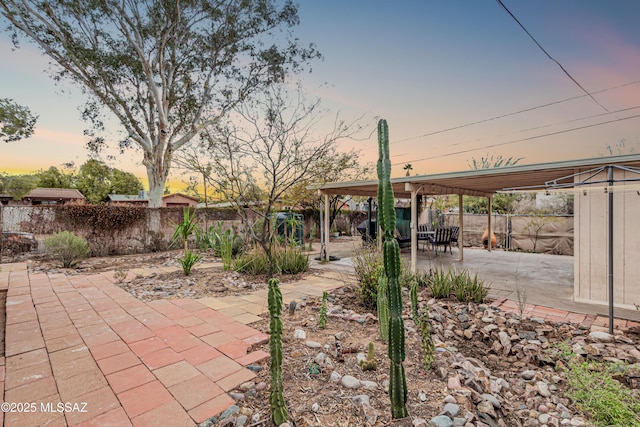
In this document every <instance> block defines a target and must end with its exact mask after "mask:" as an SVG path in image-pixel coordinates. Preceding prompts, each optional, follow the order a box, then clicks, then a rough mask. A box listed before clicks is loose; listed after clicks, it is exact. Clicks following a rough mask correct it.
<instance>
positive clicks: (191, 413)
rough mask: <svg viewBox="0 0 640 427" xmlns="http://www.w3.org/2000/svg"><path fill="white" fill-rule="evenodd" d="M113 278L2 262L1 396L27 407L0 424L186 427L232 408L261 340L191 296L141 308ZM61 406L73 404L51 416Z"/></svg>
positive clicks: (264, 355)
mask: <svg viewBox="0 0 640 427" xmlns="http://www.w3.org/2000/svg"><path fill="white" fill-rule="evenodd" d="M112 281H113V279H111V278H110V277H109V275H108V274H97V275H82V274H79V275H72V276H67V275H63V274H50V275H47V274H28V273H27V269H26V264H25V263H21V264H3V265H2V271H0V290H7V301H6V318H7V323H6V332H5V357H4V358H3V359H2V360H0V380H1V384H0V391H1V392H2V393H3V400H4V401H5V402H14V403H17V402H23V403H24V402H33V403H35V405H36V406H35V407H36V411H35V412H32V413H17V412H14V413H11V412H10V413H5V414H4V419H3V420H2V421H3V423H4V425H7V426H21V427H29V426H39V425H43V424H46V425H49V426H58V425H61V426H65V425H68V426H76V425H81V426H116V425H117V426H130V425H133V426H157V425H169V424H167V423H170V425H172V426H192V425H194V424H196V423H200V422H202V421H204V420H206V419H208V418H210V417H212V416H214V415H217V414H219V413H220V412H222V411H223V410H225V409H226V408H227V407H229V406H230V405H232V404H233V403H234V401H233V399H231V397H229V396H228V395H227V392H228V391H229V390H232V389H233V388H234V387H236V386H238V385H239V384H241V383H243V382H245V381H248V380H250V379H252V378H253V377H254V376H255V374H254V373H253V372H252V371H250V370H249V369H247V368H246V366H247V365H249V364H251V363H255V362H259V361H261V360H263V359H265V358H267V357H268V354H267V353H265V352H263V351H253V352H249V350H250V349H251V346H252V345H254V344H258V343H263V342H266V341H267V340H268V336H267V335H265V334H263V333H261V332H259V331H257V330H255V329H252V328H250V327H248V326H246V325H244V324H243V323H241V322H239V321H237V320H234V319H231V318H229V317H227V316H225V315H224V314H221V313H219V312H217V311H215V310H213V309H212V308H210V307H207V306H206V305H203V304H201V303H200V302H198V301H196V300H191V299H178V300H171V301H169V300H158V301H153V302H149V303H144V302H141V301H139V300H137V299H136V298H134V297H133V296H132V295H130V294H129V293H127V292H126V291H124V290H122V289H121V288H119V287H118V286H116V285H114V284H113V283H112ZM67 402H68V403H71V404H74V403H76V404H78V406H79V407H77V408H73V407H71V409H73V411H71V412H54V411H53V410H52V409H55V408H57V407H56V404H58V403H67ZM85 402H86V407H84V408H82V404H83V403H85ZM41 404H42V405H44V406H42V407H41ZM47 404H51V406H49V407H47ZM43 408H45V409H47V410H45V411H43V410H42V409H43ZM82 409H84V410H85V411H84V412H81V410H82ZM169 420H170V421H169Z"/></svg>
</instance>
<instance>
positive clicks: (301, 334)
mask: <svg viewBox="0 0 640 427" xmlns="http://www.w3.org/2000/svg"><path fill="white" fill-rule="evenodd" d="M293 337H294V338H295V339H298V340H304V339H307V333H306V332H305V331H303V330H302V329H296V330H295V331H293Z"/></svg>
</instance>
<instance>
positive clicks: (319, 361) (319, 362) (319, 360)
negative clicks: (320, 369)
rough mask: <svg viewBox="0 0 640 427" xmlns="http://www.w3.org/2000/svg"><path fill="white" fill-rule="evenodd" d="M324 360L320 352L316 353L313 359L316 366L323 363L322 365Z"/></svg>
mask: <svg viewBox="0 0 640 427" xmlns="http://www.w3.org/2000/svg"><path fill="white" fill-rule="evenodd" d="M324 359H325V355H324V353H322V352H320V353H318V354H317V355H316V357H315V359H314V360H315V361H316V363H317V364H318V365H321V364H323V363H324Z"/></svg>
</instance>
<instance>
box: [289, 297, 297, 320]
mask: <svg viewBox="0 0 640 427" xmlns="http://www.w3.org/2000/svg"><path fill="white" fill-rule="evenodd" d="M296 308H298V303H297V302H296V300H294V299H293V300H291V302H290V303H289V316H293V315H294V314H296Z"/></svg>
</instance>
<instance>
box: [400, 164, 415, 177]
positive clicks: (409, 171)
mask: <svg viewBox="0 0 640 427" xmlns="http://www.w3.org/2000/svg"><path fill="white" fill-rule="evenodd" d="M402 169H404V170H406V171H407V176H409V175H411V171H412V170H413V166H411V163H407V164H406V165H404V167H403V168H402Z"/></svg>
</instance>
